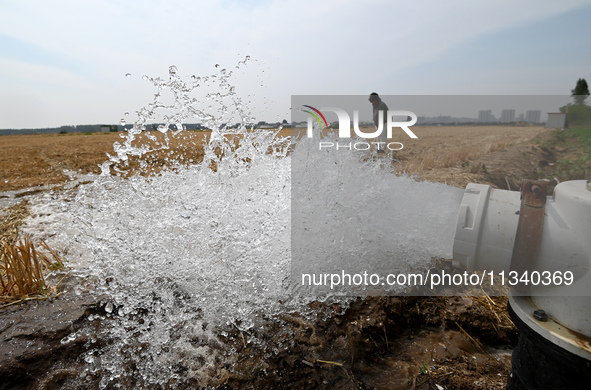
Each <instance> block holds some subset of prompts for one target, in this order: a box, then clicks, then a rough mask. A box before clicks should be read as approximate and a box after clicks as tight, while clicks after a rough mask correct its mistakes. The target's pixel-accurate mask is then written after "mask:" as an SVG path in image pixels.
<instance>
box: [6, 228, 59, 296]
mask: <svg viewBox="0 0 591 390" xmlns="http://www.w3.org/2000/svg"><path fill="white" fill-rule="evenodd" d="M41 246H42V247H43V248H44V249H45V250H47V251H48V252H49V253H50V256H51V259H50V258H49V256H47V255H46V254H44V253H42V252H40V251H38V250H37V249H36V248H35V245H34V244H33V242H32V241H31V238H30V237H25V238H24V239H22V240H20V241H19V242H18V243H16V244H15V243H11V244H7V245H4V247H3V248H2V258H1V261H0V302H3V303H6V302H14V301H21V300H24V299H27V298H31V297H48V296H51V295H53V294H55V290H54V289H52V288H50V286H48V285H47V283H46V282H45V277H44V273H45V272H46V270H57V269H62V268H64V264H63V262H62V260H61V259H60V257H59V255H58V254H57V253H56V252H55V251H54V250H52V249H50V248H49V246H48V245H47V244H46V243H45V242H43V243H41Z"/></svg>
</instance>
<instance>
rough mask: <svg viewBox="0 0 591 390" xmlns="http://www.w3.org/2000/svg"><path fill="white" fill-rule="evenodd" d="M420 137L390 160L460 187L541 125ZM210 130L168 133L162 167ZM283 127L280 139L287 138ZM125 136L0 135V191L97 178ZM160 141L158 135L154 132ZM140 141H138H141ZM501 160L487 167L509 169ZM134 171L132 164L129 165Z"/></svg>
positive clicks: (191, 152)
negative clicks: (72, 177) (481, 163)
mask: <svg viewBox="0 0 591 390" xmlns="http://www.w3.org/2000/svg"><path fill="white" fill-rule="evenodd" d="M413 130H414V131H415V133H416V134H417V136H418V139H409V138H407V137H406V136H404V139H396V140H395V141H403V144H404V148H403V149H402V150H400V151H395V152H393V154H392V157H393V158H394V160H395V165H396V167H397V169H398V170H399V171H403V172H406V173H409V174H413V175H418V176H420V177H421V179H423V180H430V181H437V182H442V183H446V184H449V185H454V186H457V187H464V186H465V185H466V184H467V183H468V182H470V181H478V182H481V181H483V180H484V181H486V179H485V178H483V177H482V175H479V174H478V170H477V169H476V168H475V165H474V164H472V166H471V165H470V161H473V160H475V159H477V158H479V157H482V156H489V155H491V154H492V153H494V152H497V151H499V150H503V149H505V148H507V147H509V146H513V145H520V144H523V143H526V142H527V141H529V140H531V139H532V138H534V137H535V136H537V135H539V134H541V133H543V132H545V131H546V130H547V129H545V128H543V127H509V126H507V127H503V126H481V127H470V126H457V127H415V128H414V129H413ZM209 133H210V132H207V131H205V132H184V133H183V134H182V136H174V135H171V137H170V139H171V149H170V150H168V151H166V152H164V151H162V152H158V153H156V154H155V156H154V157H153V159H159V160H161V161H160V164H158V163H157V164H156V165H162V161H163V160H164V159H165V158H166V157H167V155H169V154H171V153H172V154H175V153H180V152H182V153H183V155H184V157H185V159H186V160H187V161H189V160H190V159H192V160H193V162H198V161H200V160H201V157H202V152H201V147H200V145H201V142H202V141H203V138H204V137H207V136H208V135H209ZM290 133H291V130H290V129H283V130H281V132H280V133H279V136H289V135H290ZM123 134H124V133H93V134H43V135H11V136H3V137H0V191H13V190H21V189H25V188H31V187H35V186H41V185H52V184H59V183H63V182H65V181H67V180H68V179H69V176H68V175H67V172H76V173H80V174H89V173H92V174H100V167H99V165H100V164H102V163H103V162H104V161H106V160H107V153H109V154H111V155H113V154H115V153H114V152H113V143H114V142H117V141H119V142H122V141H123V140H122V138H121V136H122V135H123ZM156 135H158V136H159V140H161V139H162V136H161V135H160V134H159V133H158V132H156ZM144 141H145V140H143V141H142V142H144ZM511 163H512V162H511V161H510V160H509V161H503V158H502V157H499V160H497V161H491V162H490V163H489V165H490V164H493V165H495V164H497V165H503V164H505V165H511ZM131 166H132V169H133V167H134V166H135V165H134V164H133V163H132V164H131Z"/></svg>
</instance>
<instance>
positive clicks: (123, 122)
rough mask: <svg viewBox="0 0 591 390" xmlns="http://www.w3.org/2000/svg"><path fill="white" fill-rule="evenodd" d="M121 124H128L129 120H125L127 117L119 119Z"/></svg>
mask: <svg viewBox="0 0 591 390" xmlns="http://www.w3.org/2000/svg"><path fill="white" fill-rule="evenodd" d="M119 124H120V125H121V126H125V125H126V124H127V122H126V121H125V118H121V120H120V121H119Z"/></svg>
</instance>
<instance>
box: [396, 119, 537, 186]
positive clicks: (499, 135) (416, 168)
mask: <svg viewBox="0 0 591 390" xmlns="http://www.w3.org/2000/svg"><path fill="white" fill-rule="evenodd" d="M546 130H547V129H545V128H544V127H541V126H537V127H534V126H532V127H514V126H456V127H451V126H450V127H447V126H440V127H439V126H437V127H414V128H413V131H414V132H415V133H416V134H417V136H418V139H412V140H411V139H407V140H400V141H401V142H403V144H404V149H403V150H401V151H398V152H395V154H394V158H395V159H397V160H398V161H400V170H402V171H405V172H408V173H412V174H415V175H419V176H422V175H424V174H425V173H427V172H428V171H431V170H434V169H441V168H449V167H456V166H462V165H463V164H468V163H469V161H470V160H473V159H475V158H477V157H480V156H483V155H486V154H489V153H493V152H496V151H498V150H501V149H504V148H506V147H508V146H510V145H515V144H519V143H522V142H527V141H529V140H531V139H532V138H534V137H535V136H536V135H538V134H540V133H542V132H544V131H546ZM395 141H396V140H395Z"/></svg>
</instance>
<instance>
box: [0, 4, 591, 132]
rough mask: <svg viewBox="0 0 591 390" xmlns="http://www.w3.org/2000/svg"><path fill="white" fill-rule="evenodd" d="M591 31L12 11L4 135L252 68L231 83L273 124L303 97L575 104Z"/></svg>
mask: <svg viewBox="0 0 591 390" xmlns="http://www.w3.org/2000/svg"><path fill="white" fill-rule="evenodd" d="M590 18H591V2H590V1H589V0H585V1H581V0H564V1H560V2H559V1H555V0H517V1H515V0H511V1H508V0H507V1H506V0H495V1H492V0H490V1H474V0H449V1H445V2H444V1H440V0H432V1H415V2H410V1H398V0H395V1H371V0H369V1H365V2H360V1H330V0H328V1H308V0H299V1H273V0H256V1H241V0H219V1H216V0H207V1H201V0H193V1H176V0H162V1H157V0H146V1H133V0H129V1H115V0H94V1H82V0H78V1H65V0H53V1H35V0H29V1H22V0H17V1H11V0H0V86H1V87H0V128H34V127H53V126H60V125H75V124H98V123H117V122H119V119H120V118H122V117H123V114H124V113H125V112H130V113H132V114H131V115H130V116H129V117H128V122H133V121H134V120H135V119H136V117H135V116H134V115H133V113H134V112H135V111H136V110H138V109H140V108H141V107H142V106H145V105H146V104H148V103H149V102H150V101H151V100H152V96H153V94H154V93H155V89H154V87H153V86H152V85H151V84H150V83H148V82H146V81H144V80H142V75H144V74H147V75H149V76H153V77H156V76H160V77H165V78H167V77H168V67H169V66H170V65H176V66H177V68H178V70H179V74H180V75H181V76H183V77H187V78H188V77H190V76H191V75H193V74H194V75H198V76H206V75H211V74H214V73H216V72H217V71H218V70H219V69H216V68H215V65H216V64H220V66H221V67H227V68H228V69H231V68H234V67H235V65H236V64H237V63H238V62H239V61H241V60H243V59H244V58H245V56H247V55H249V56H250V57H251V58H252V60H253V61H250V62H249V64H248V66H247V67H246V68H241V69H240V70H239V71H236V72H235V77H234V79H233V80H232V82H233V83H234V84H235V85H236V89H237V91H238V93H239V94H240V95H241V96H243V97H244V99H245V100H246V101H248V100H250V101H251V109H252V111H253V114H254V115H255V116H256V117H257V118H260V120H267V121H274V120H278V119H279V120H281V119H287V120H289V118H290V111H289V110H290V97H291V95H316V94H319V95H336V94H345V95H365V94H369V93H370V92H373V91H375V92H378V93H380V94H383V95H397V94H402V95H413V94H419V95H429V94H477V95H487V94H490V95H504V94H520V95H532V94H539V95H565V94H566V95H568V94H570V90H571V89H573V88H574V86H575V84H576V81H577V79H578V78H580V77H583V78H586V79H587V80H588V81H591V66H590V65H591V23H589V20H590ZM126 73H130V74H131V76H130V77H125V75H126ZM249 95H250V96H249Z"/></svg>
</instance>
